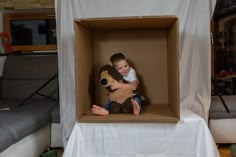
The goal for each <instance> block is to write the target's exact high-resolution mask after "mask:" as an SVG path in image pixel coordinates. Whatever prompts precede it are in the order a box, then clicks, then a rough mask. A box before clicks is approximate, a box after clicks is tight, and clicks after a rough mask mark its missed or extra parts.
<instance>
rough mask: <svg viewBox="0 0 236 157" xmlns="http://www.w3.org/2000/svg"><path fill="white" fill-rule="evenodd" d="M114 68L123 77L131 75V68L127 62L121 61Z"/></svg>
mask: <svg viewBox="0 0 236 157" xmlns="http://www.w3.org/2000/svg"><path fill="white" fill-rule="evenodd" d="M114 67H115V69H116V70H117V71H118V72H119V73H120V74H121V75H122V76H127V75H128V73H129V69H130V66H129V63H128V62H127V60H120V61H118V62H116V63H115V64H114Z"/></svg>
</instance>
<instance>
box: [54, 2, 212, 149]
mask: <svg viewBox="0 0 236 157" xmlns="http://www.w3.org/2000/svg"><path fill="white" fill-rule="evenodd" d="M215 3H216V0H119V1H118V0H69V1H67V0H57V1H56V2H55V5H56V20H57V35H58V38H57V39H58V56H59V82H60V104H61V120H62V125H63V140H64V145H66V143H67V140H68V138H69V136H70V133H71V130H72V128H73V126H74V125H75V122H76V119H75V117H76V116H75V114H76V113H75V73H74V51H75V50H74V29H73V20H74V18H91V17H117V16H145V15H177V16H178V17H179V22H180V27H179V29H180V30H179V31H180V37H179V38H180V39H179V41H180V47H179V52H180V54H179V55H180V57H179V58H180V60H179V64H180V100H181V111H182V109H183V108H185V109H190V110H192V111H194V112H195V113H196V114H198V115H199V116H201V117H203V118H204V119H205V120H206V119H207V118H208V111H209V106H210V74H211V71H210V67H211V66H210V59H211V57H210V56H211V53H210V20H211V16H212V14H213V11H214V7H215Z"/></svg>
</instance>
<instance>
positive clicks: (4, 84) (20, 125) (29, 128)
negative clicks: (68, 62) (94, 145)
mask: <svg viewBox="0 0 236 157" xmlns="http://www.w3.org/2000/svg"><path fill="white" fill-rule="evenodd" d="M57 67H58V64H57V56H56V55H12V56H8V57H7V58H6V60H5V63H4V67H3V74H2V77H1V80H0V81H1V82H0V156H1V153H2V152H4V151H5V150H6V149H8V148H9V147H10V146H11V145H13V144H15V143H17V142H19V141H20V140H22V139H23V138H25V137H26V136H28V135H30V134H32V133H34V132H36V131H38V130H39V129H40V128H42V127H45V126H46V125H50V124H51V123H54V122H55V123H59V122H60V111H59V103H58V101H57V100H58V81H57V77H55V78H53V79H52V81H50V82H48V80H49V79H51V78H52V77H53V76H55V74H57V72H58V68H57ZM46 82H48V84H45V83H46ZM42 85H45V86H44V87H43V88H42V89H41V90H39V91H38V92H35V91H36V90H37V89H39V88H40V87H42ZM49 146H50V145H48V147H49ZM37 155H38V154H37Z"/></svg>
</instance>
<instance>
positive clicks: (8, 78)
mask: <svg viewBox="0 0 236 157" xmlns="http://www.w3.org/2000/svg"><path fill="white" fill-rule="evenodd" d="M57 67H58V64H57V55H26V56H8V57H7V58H6V61H5V64H4V68H3V75H2V79H1V98H2V99H11V100H13V99H15V100H19V99H25V98H27V97H29V96H30V95H31V94H32V93H34V92H35V91H36V90H37V89H38V88H40V87H41V86H42V85H43V84H45V83H46V82H47V81H48V80H49V79H51V78H52V77H53V76H55V75H56V74H57V73H58V68H57ZM57 82H58V81H57V78H56V77H55V79H54V80H53V81H51V82H50V83H49V84H48V85H47V86H45V88H43V89H42V90H41V91H40V93H42V94H44V95H47V96H54V97H56V96H57V85H58V83H57ZM34 98H37V97H33V99H34Z"/></svg>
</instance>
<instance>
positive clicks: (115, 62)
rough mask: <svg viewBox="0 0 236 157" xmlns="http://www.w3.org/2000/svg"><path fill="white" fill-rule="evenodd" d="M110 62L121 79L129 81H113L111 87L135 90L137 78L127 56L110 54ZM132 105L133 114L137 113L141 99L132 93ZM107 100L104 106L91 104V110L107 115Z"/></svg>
mask: <svg viewBox="0 0 236 157" xmlns="http://www.w3.org/2000/svg"><path fill="white" fill-rule="evenodd" d="M110 62H111V64H112V66H114V68H115V69H116V70H117V71H118V72H119V73H120V74H121V75H122V76H123V79H124V80H126V81H128V82H129V83H128V84H127V83H120V82H115V83H113V84H112V85H111V87H110V88H111V89H112V90H114V89H118V88H128V89H131V90H133V91H135V90H136V89H137V87H138V84H139V82H138V79H137V75H136V72H135V70H134V69H133V68H132V67H130V65H129V63H128V61H127V58H126V57H125V55H124V54H122V53H116V54H114V55H112V56H111V58H110ZM131 102H132V105H133V114H134V115H139V113H140V110H141V100H140V97H139V96H138V95H137V94H136V93H134V98H133V99H131ZM108 110H109V102H108V103H107V104H106V105H105V106H104V107H100V106H97V105H93V108H92V112H93V113H94V114H97V115H108V114H109V111H108Z"/></svg>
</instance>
